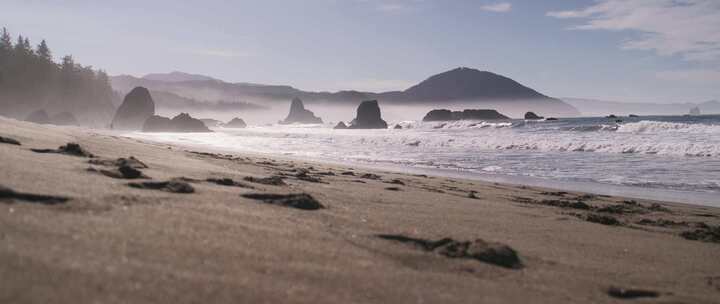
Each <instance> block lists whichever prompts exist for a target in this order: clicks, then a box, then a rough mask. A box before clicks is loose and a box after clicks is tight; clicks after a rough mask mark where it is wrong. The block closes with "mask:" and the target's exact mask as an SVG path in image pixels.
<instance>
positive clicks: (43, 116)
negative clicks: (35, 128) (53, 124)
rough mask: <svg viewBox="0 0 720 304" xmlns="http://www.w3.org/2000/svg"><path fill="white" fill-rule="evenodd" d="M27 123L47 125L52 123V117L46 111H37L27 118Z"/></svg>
mask: <svg viewBox="0 0 720 304" xmlns="http://www.w3.org/2000/svg"><path fill="white" fill-rule="evenodd" d="M25 121H29V122H33V123H36V124H41V125H46V124H49V123H50V116H49V115H48V113H47V112H45V110H37V111H35V112H32V113H30V115H28V116H27V117H26V118H25Z"/></svg>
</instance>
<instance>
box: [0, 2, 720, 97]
mask: <svg viewBox="0 0 720 304" xmlns="http://www.w3.org/2000/svg"><path fill="white" fill-rule="evenodd" d="M180 2H181V1H170V0H158V1H136V0H125V1H112V0H107V1H90V0H87V1H81V0H66V1H60V0H58V1H50V0H46V1H42V0H3V1H2V3H0V26H6V27H7V28H8V29H9V30H10V31H11V33H12V34H14V35H15V34H18V33H22V34H26V35H28V36H29V37H30V39H31V40H32V42H33V44H35V43H37V42H39V40H40V39H43V38H44V39H47V41H48V43H49V45H50V47H51V49H52V50H53V51H54V54H55V56H56V57H57V58H59V57H61V56H62V55H65V54H72V55H73V56H74V57H75V58H76V60H77V61H79V62H81V63H83V64H86V65H93V66H94V67H97V68H103V69H105V70H107V71H108V73H110V74H111V75H117V74H131V75H136V76H142V75H144V74H147V73H153V72H169V71H173V70H180V71H185V72H190V73H198V74H205V75H209V76H213V77H216V78H220V79H223V80H227V81H232V82H257V83H268V84H288V85H292V86H295V87H298V88H301V89H306V90H338V89H358V90H371V91H382V90H394V89H405V88H406V87H407V86H409V85H411V84H413V83H416V82H418V81H421V80H423V79H424V78H426V77H428V76H430V75H432V74H435V73H439V72H442V71H445V70H448V69H451V68H455V67H458V66H467V67H474V68H478V69H483V70H489V71H493V72H496V73H500V74H503V75H506V76H508V77H511V78H514V79H516V80H518V81H520V82H521V83H523V84H526V85H528V86H530V87H533V88H535V89H537V90H539V91H541V92H543V93H545V94H548V95H551V96H556V97H586V98H597V99H607V100H620V101H647V102H649V101H658V102H685V101H693V102H694V101H704V100H709V99H720V30H718V29H720V1H718V0H599V1H591V0H554V1H537V0H524V1H521V0H508V1H503V0H500V1H485V0H304V1H301V0H295V1H291V0H286V1H279V0H262V1H261V0H258V1H182V2H183V3H180Z"/></svg>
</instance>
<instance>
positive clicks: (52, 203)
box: [0, 118, 720, 303]
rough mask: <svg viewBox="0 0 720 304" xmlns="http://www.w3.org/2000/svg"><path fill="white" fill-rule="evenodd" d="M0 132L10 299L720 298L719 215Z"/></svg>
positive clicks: (25, 127)
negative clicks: (719, 260) (0, 138)
mask: <svg viewBox="0 0 720 304" xmlns="http://www.w3.org/2000/svg"><path fill="white" fill-rule="evenodd" d="M0 137H2V138H3V140H2V142H0V303H279V302H283V303H614V302H620V301H626V300H629V299H632V300H635V301H638V302H653V303H718V299H720V262H718V255H719V254H720V228H718V225H720V209H717V208H711V207H702V206H692V205H683V204H675V203H663V202H656V201H644V200H630V199H625V198H621V197H611V196H602V195H592V194H585V193H573V192H561V191H556V190H552V189H541V188H536V187H525V186H510V185H503V184H496V183H488V182H479V181H471V180H462V179H449V178H442V177H433V176H422V175H411V174H400V173H391V172H382V171H369V170H366V169H359V168H350V167H343V166H338V165H329V164H323V163H317V162H302V161H296V160H288V159H282V158H272V157H266V156H258V155H239V154H237V155H236V154H234V155H225V154H216V153H212V152H209V151H202V150H194V151H189V150H188V149H186V148H183V147H178V146H169V145H163V144H158V143H151V142H142V141H139V140H136V139H130V138H124V137H117V136H112V135H108V134H106V133H102V132H97V131H93V130H91V129H84V128H76V127H52V126H42V125H36V124H32V123H28V122H21V121H16V120H11V119H5V118H0ZM9 139H14V140H16V141H17V142H18V143H19V145H18V144H15V143H13V142H12V140H9ZM68 143H77V144H79V147H78V146H75V145H68ZM61 146H63V147H64V148H60V149H58V147H61ZM130 157H132V158H130ZM121 158H122V159H121Z"/></svg>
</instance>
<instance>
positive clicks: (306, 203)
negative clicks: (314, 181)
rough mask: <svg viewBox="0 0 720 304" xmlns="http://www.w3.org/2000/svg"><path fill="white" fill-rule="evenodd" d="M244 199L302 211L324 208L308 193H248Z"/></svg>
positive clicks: (244, 195)
mask: <svg viewBox="0 0 720 304" xmlns="http://www.w3.org/2000/svg"><path fill="white" fill-rule="evenodd" d="M242 197H244V198H249V199H254V200H259V201H262V202H263V203H266V204H272V205H278V206H283V207H289V208H296V209H300V210H318V209H323V208H325V206H323V205H322V204H321V203H320V202H318V201H317V200H316V199H315V198H314V197H312V196H311V195H310V194H307V193H291V194H272V193H246V194H242Z"/></svg>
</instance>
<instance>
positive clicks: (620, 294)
mask: <svg viewBox="0 0 720 304" xmlns="http://www.w3.org/2000/svg"><path fill="white" fill-rule="evenodd" d="M607 294H608V295H609V296H611V297H613V298H618V299H637V298H657V297H659V296H660V293H658V292H656V291H652V290H643V289H625V288H620V287H610V288H608V290H607Z"/></svg>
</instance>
